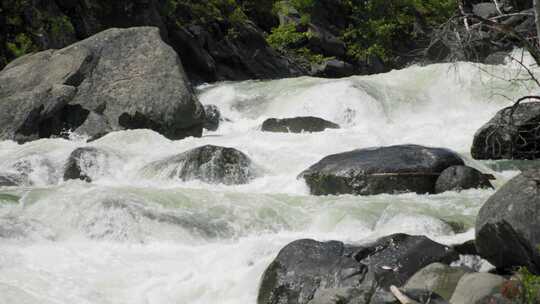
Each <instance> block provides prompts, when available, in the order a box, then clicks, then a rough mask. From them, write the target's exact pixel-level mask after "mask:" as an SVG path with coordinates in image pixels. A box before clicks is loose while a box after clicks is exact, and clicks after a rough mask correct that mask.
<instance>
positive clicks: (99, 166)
mask: <svg viewBox="0 0 540 304" xmlns="http://www.w3.org/2000/svg"><path fill="white" fill-rule="evenodd" d="M113 157H114V155H112V154H111V153H109V152H107V151H105V150H102V149H98V148H94V147H83V148H77V149H75V150H74V151H73V152H71V154H70V156H69V158H68V160H67V162H66V165H65V168H64V180H70V179H80V180H83V181H86V182H89V183H90V182H92V181H93V180H95V179H96V178H98V177H100V176H104V175H106V174H107V172H109V170H110V169H111V161H110V160H111V158H113Z"/></svg>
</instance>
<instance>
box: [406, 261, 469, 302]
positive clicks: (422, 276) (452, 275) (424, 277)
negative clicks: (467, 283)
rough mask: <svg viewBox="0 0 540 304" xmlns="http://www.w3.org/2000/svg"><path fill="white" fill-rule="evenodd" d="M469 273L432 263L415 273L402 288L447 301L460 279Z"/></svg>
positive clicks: (457, 268) (461, 269) (458, 268)
mask: <svg viewBox="0 0 540 304" xmlns="http://www.w3.org/2000/svg"><path fill="white" fill-rule="evenodd" d="M469 272H470V271H468V270H467V269H465V268H461V267H450V266H448V265H445V264H441V263H434V264H431V265H429V266H427V267H425V268H422V269H421V270H420V271H418V272H417V273H415V274H414V275H413V276H412V277H411V278H410V279H409V280H408V281H407V284H405V286H404V288H405V289H406V290H408V289H420V290H427V291H431V292H434V293H436V294H438V295H440V296H441V297H442V298H444V299H445V300H447V301H449V300H450V298H451V297H452V294H454V290H455V289H456V286H457V284H458V282H459V280H460V279H461V277H462V276H463V275H465V274H466V273H469ZM422 303H423V302H422Z"/></svg>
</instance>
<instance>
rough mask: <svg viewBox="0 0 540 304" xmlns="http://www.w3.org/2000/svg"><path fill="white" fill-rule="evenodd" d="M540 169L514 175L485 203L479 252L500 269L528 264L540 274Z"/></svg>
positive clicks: (479, 228) (478, 230)
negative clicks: (539, 246) (539, 247)
mask: <svg viewBox="0 0 540 304" xmlns="http://www.w3.org/2000/svg"><path fill="white" fill-rule="evenodd" d="M539 190H540V170H538V169H536V170H529V171H526V172H524V173H522V174H520V175H519V176H517V177H515V178H513V179H512V180H510V181H509V182H508V183H506V184H505V185H504V186H503V187H502V188H500V189H499V190H498V191H497V192H496V193H495V194H494V195H493V196H491V197H490V198H489V200H488V201H487V202H486V203H485V204H484V206H483V207H482V209H480V212H479V213H478V217H477V219H476V247H477V248H478V252H479V254H480V255H481V256H482V257H483V258H485V259H486V260H488V261H489V262H490V263H491V264H493V265H495V266H496V267H498V268H502V269H510V268H513V267H517V266H525V267H527V268H529V270H530V271H531V272H534V273H537V274H540V251H539V250H538V245H539V244H540V195H539Z"/></svg>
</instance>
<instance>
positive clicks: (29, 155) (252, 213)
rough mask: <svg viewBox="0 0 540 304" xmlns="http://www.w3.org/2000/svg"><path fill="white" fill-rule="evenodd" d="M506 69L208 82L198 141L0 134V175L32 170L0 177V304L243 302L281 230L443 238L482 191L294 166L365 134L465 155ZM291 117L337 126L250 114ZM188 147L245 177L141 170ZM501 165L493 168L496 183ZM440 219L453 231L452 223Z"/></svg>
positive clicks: (513, 69)
mask: <svg viewBox="0 0 540 304" xmlns="http://www.w3.org/2000/svg"><path fill="white" fill-rule="evenodd" d="M485 69H487V70H488V72H489V73H486V72H485V71H483V70H485ZM518 72H519V71H517V65H510V64H509V65H506V66H499V67H486V66H477V65H472V64H465V63H463V64H452V65H450V64H439V65H431V66H427V67H416V66H414V67H410V68H407V69H404V70H401V71H393V72H390V73H387V74H380V75H374V76H362V77H351V78H345V79H338V80H327V79H316V78H306V77H304V78H296V79H282V80H275V81H247V82H240V83H220V84H214V85H207V86H203V87H200V88H199V97H200V100H201V102H202V103H204V104H215V105H217V106H218V107H219V108H220V109H221V111H222V114H223V116H224V117H226V118H227V122H224V123H222V125H221V127H220V129H219V130H218V131H217V132H207V133H205V135H204V136H203V137H202V138H188V139H184V140H181V141H170V140H168V139H166V138H164V137H162V136H160V135H159V134H156V133H154V132H151V131H148V130H134V131H125V132H117V133H112V134H109V135H107V136H105V137H103V138H101V139H99V140H98V141H96V142H93V143H91V144H86V143H85V141H84V138H77V136H72V137H73V138H72V139H71V140H64V139H44V140H39V141H35V142H31V143H27V144H24V145H17V144H16V143H14V142H10V141H4V142H0V172H7V171H10V170H12V169H13V168H12V167H13V165H14V164H15V163H17V162H19V163H20V161H25V162H26V164H29V166H31V167H32V168H33V171H32V173H31V174H30V179H31V181H32V183H33V186H32V187H19V188H3V189H2V188H0V303H66V304H67V303H70V304H71V303H111V304H112V303H115V304H117V303H130V304H147V303H148V304H154V303H155V304H165V303H201V304H210V303H235V304H246V303H255V299H256V296H257V289H258V284H259V279H260V277H261V274H262V273H263V271H264V269H265V267H266V266H267V265H268V264H269V263H270V261H271V260H272V259H273V258H274V257H275V255H276V254H277V252H278V251H279V249H280V248H282V247H283V246H284V245H285V244H287V243H288V242H290V241H292V240H294V239H298V238H306V237H307V238H315V239H318V240H328V239H337V240H342V241H347V242H362V241H367V240H372V239H374V238H377V237H379V236H383V235H387V234H390V233H394V232H406V233H411V234H424V235H428V236H429V237H431V238H433V239H435V240H437V241H440V242H444V243H447V244H451V243H454V242H460V241H465V240H468V239H470V238H472V237H473V235H474V232H473V230H472V227H473V225H474V219H475V215H476V213H477V212H478V210H479V208H480V206H481V205H482V203H483V202H484V201H485V200H486V199H487V198H488V197H489V196H490V195H491V194H492V193H493V190H470V191H464V192H461V193H454V192H448V193H444V194H441V195H416V194H403V195H396V196H392V195H379V196H372V197H354V196H349V195H343V196H330V197H314V196H310V195H308V189H307V186H306V185H305V184H304V183H303V182H302V181H301V180H297V179H296V176H297V175H298V173H300V172H301V171H302V170H304V169H306V168H307V167H309V166H310V165H311V164H313V163H314V162H316V161H318V160H319V159H321V158H322V157H324V156H326V155H328V154H332V153H337V152H344V151H348V150H351V149H356V148H362V147H369V146H379V145H390V144H404V143H414V144H422V145H429V146H440V147H448V148H451V149H454V150H456V151H458V152H460V153H461V154H462V155H463V156H464V157H465V158H467V159H468V151H469V149H470V145H471V142H472V138H473V135H474V132H475V131H476V130H477V129H478V128H479V127H480V126H481V125H482V124H483V123H484V122H486V121H487V120H489V118H490V117H491V116H492V115H493V114H494V113H495V112H496V111H498V110H499V109H500V108H502V107H503V106H506V105H509V104H510V103H511V102H510V101H508V100H507V99H506V98H505V97H503V96H501V95H499V94H504V95H506V96H507V97H510V98H513V97H516V96H520V95H522V94H524V93H528V92H529V89H528V88H527V87H526V86H522V85H516V84H514V85H512V84H511V83H508V82H505V81H503V80H500V79H499V77H506V78H508V77H515V76H516V75H518ZM489 74H494V75H489ZM518 76H519V75H518ZM300 115H312V116H319V117H322V118H325V119H328V120H332V121H334V122H336V123H339V124H340V125H341V126H342V127H343V128H342V129H339V130H327V131H325V132H323V133H314V134H277V133H263V132H261V131H260V130H259V126H260V124H261V123H262V122H263V121H264V119H265V118H268V117H292V116H300ZM204 144H214V145H222V146H228V147H234V148H237V149H239V150H241V151H243V152H245V153H246V154H247V155H249V157H250V158H252V160H253V161H254V162H255V163H256V164H257V166H258V167H259V169H260V172H261V174H260V177H259V178H257V179H255V180H253V181H252V182H251V183H250V184H248V185H241V186H224V185H209V184H204V183H202V182H185V183H184V182H181V181H179V180H173V179H163V178H160V177H149V176H148V175H145V174H143V173H141V169H142V168H143V167H144V166H145V165H146V164H148V163H150V162H152V161H155V160H160V159H164V158H166V157H168V156H171V155H174V154H178V153H180V152H183V151H186V150H188V149H191V148H194V147H198V146H201V145H204ZM87 145H91V146H96V147H100V148H103V149H106V150H108V151H109V152H110V157H108V158H106V159H102V160H100V161H99V166H98V167H97V168H94V170H93V172H92V176H93V177H94V180H95V181H94V182H93V183H91V184H87V183H84V182H82V181H67V182H64V181H62V178H61V177H62V174H63V172H62V171H63V166H64V163H65V161H66V159H67V157H68V156H69V154H70V152H71V151H73V150H74V149H75V148H77V147H81V146H87ZM469 162H470V163H471V164H472V165H474V166H477V167H481V168H483V169H484V170H486V167H485V166H484V165H485V164H483V163H478V162H473V161H469ZM513 174H515V172H508V171H505V172H501V173H498V174H497V176H498V177H499V179H498V181H497V182H498V184H500V183H503V182H504V181H505V180H507V178H508V177H510V176H512V175H513ZM448 222H458V223H462V224H463V225H464V226H465V228H466V229H465V230H467V231H466V232H464V233H458V234H456V233H454V232H453V231H452V229H451V227H450V226H449V224H448Z"/></svg>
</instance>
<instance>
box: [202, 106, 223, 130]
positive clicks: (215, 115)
mask: <svg viewBox="0 0 540 304" xmlns="http://www.w3.org/2000/svg"><path fill="white" fill-rule="evenodd" d="M204 113H205V114H206V118H205V120H204V128H205V129H206V130H208V131H216V130H217V129H218V128H219V123H220V121H221V112H219V109H218V107H217V106H215V105H205V106H204Z"/></svg>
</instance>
